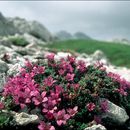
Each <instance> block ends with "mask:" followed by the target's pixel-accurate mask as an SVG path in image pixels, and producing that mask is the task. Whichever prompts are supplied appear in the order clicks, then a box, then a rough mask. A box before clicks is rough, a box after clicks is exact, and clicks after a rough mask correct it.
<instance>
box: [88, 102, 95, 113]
mask: <svg viewBox="0 0 130 130" xmlns="http://www.w3.org/2000/svg"><path fill="white" fill-rule="evenodd" d="M95 107H96V106H95V104H94V103H92V102H91V103H88V104H87V109H88V110H89V111H93V110H94V109H95Z"/></svg>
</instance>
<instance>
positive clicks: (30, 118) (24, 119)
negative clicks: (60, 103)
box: [14, 112, 39, 126]
mask: <svg viewBox="0 0 130 130" xmlns="http://www.w3.org/2000/svg"><path fill="white" fill-rule="evenodd" d="M14 119H15V121H16V123H17V124H18V125H22V126H25V125H28V124H31V123H38V121H39V118H38V116H37V115H28V114H27V113H24V112H21V113H15V115H14Z"/></svg>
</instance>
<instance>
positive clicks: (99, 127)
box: [84, 124, 107, 130]
mask: <svg viewBox="0 0 130 130" xmlns="http://www.w3.org/2000/svg"><path fill="white" fill-rule="evenodd" d="M84 130H107V129H106V128H105V127H104V126H102V125H100V124H98V125H93V126H91V127H87V128H85V129H84Z"/></svg>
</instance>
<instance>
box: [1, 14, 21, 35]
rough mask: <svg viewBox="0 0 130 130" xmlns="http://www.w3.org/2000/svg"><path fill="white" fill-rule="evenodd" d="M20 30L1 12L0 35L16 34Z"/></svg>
mask: <svg viewBox="0 0 130 130" xmlns="http://www.w3.org/2000/svg"><path fill="white" fill-rule="evenodd" d="M15 33H19V30H18V29H17V28H16V27H14V26H13V24H11V23H10V22H8V21H7V19H6V18H5V17H4V16H3V15H2V14H1V13H0V36H7V35H14V34H15Z"/></svg>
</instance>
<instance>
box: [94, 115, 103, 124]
mask: <svg viewBox="0 0 130 130" xmlns="http://www.w3.org/2000/svg"><path fill="white" fill-rule="evenodd" d="M94 121H95V122H96V123H97V124H101V123H102V122H101V117H100V116H94Z"/></svg>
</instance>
